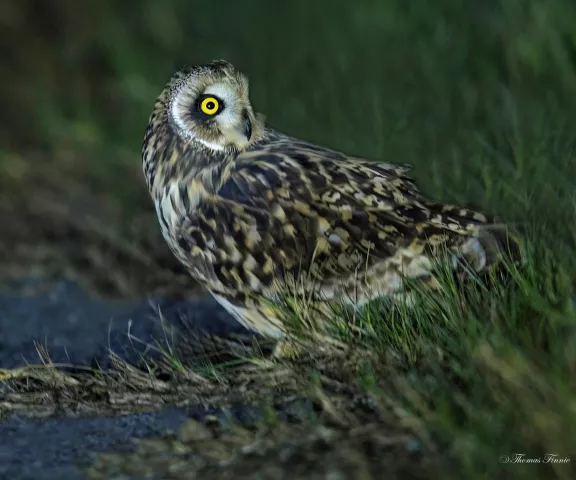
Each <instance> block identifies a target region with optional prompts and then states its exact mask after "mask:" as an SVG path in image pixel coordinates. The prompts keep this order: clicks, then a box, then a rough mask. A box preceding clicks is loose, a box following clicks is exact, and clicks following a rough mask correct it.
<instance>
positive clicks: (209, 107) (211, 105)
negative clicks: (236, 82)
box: [206, 102, 216, 110]
mask: <svg viewBox="0 0 576 480" xmlns="http://www.w3.org/2000/svg"><path fill="white" fill-rule="evenodd" d="M215 106H216V105H215V104H214V102H208V103H207V104H206V108H208V110H212V109H213V108H214V107H215Z"/></svg>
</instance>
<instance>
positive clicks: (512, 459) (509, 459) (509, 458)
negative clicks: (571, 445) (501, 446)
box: [499, 453, 570, 463]
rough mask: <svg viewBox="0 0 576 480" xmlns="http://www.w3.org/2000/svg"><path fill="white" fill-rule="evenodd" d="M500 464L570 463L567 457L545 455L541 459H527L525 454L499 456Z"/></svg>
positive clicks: (551, 454) (554, 454) (552, 454)
mask: <svg viewBox="0 0 576 480" xmlns="http://www.w3.org/2000/svg"><path fill="white" fill-rule="evenodd" d="M499 461H500V463H570V458H569V457H562V456H561V455H558V454H557V453H547V454H545V455H544V456H542V457H529V456H527V455H526V454H525V453H509V454H506V455H501V456H500V458H499Z"/></svg>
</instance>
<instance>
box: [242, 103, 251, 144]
mask: <svg viewBox="0 0 576 480" xmlns="http://www.w3.org/2000/svg"><path fill="white" fill-rule="evenodd" d="M243 117H244V119H243V120H242V133H243V134H244V136H245V137H246V140H247V141H250V139H251V138H252V121H251V120H250V116H249V115H248V112H247V111H246V110H244V115H243Z"/></svg>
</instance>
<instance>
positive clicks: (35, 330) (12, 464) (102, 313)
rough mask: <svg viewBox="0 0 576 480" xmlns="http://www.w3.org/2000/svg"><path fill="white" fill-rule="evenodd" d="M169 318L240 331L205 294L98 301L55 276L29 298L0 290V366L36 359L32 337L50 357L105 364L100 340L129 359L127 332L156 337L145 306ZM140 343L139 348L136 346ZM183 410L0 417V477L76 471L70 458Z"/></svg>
mask: <svg viewBox="0 0 576 480" xmlns="http://www.w3.org/2000/svg"><path fill="white" fill-rule="evenodd" d="M154 304H155V305H159V306H160V308H161V310H162V312H163V315H164V317H165V318H166V320H167V321H168V322H169V323H176V324H181V321H182V319H183V318H188V323H193V324H194V325H195V326H197V327H198V329H200V330H205V331H211V332H213V333H217V334H223V333H226V332H243V331H244V330H243V329H242V328H241V327H240V326H239V325H238V324H235V323H234V322H233V320H231V319H230V317H228V316H227V314H226V312H224V310H223V309H221V308H220V307H219V306H218V305H217V304H216V303H215V302H214V301H213V300H212V299H207V300H202V301H197V302H193V303H185V302H180V303H174V302H172V303H170V302H166V301H163V302H162V301H157V300H156V301H154V300H153V301H152V302H150V301H149V300H142V301H140V302H106V301H102V300H99V299H94V298H91V297H90V296H89V295H87V294H86V293H85V292H83V291H82V290H81V289H79V288H78V287H77V286H75V285H72V284H69V283H60V284H57V285H55V287H54V288H53V289H52V290H51V291H49V292H48V293H44V294H41V295H38V296H36V297H21V296H18V295H15V294H10V295H7V294H0V368H13V367H17V366H21V365H23V364H24V362H30V363H37V362H38V361H39V358H38V354H37V352H36V349H35V346H34V341H35V340H36V341H40V342H41V343H43V344H44V345H46V346H47V347H48V351H49V352H50V355H51V358H52V360H53V361H54V362H64V363H72V364H81V365H87V364H90V362H93V361H95V360H96V361H98V362H99V363H100V364H101V365H104V366H106V364H107V358H108V347H110V348H111V349H112V350H113V351H114V352H115V353H117V354H119V355H120V356H122V357H124V358H127V359H128V360H131V359H132V360H134V359H135V358H136V355H137V353H136V352H135V351H134V349H133V346H131V345H130V342H129V341H128V338H127V335H126V333H127V331H128V327H129V325H130V332H131V334H132V335H134V336H135V337H137V338H139V339H141V340H143V341H150V340H152V338H153V337H155V338H159V337H160V338H161V335H162V328H161V325H160V323H159V322H158V320H157V314H155V310H154V308H153V305H154ZM141 348H144V347H141ZM199 413H200V414H201V413H202V412H186V411H185V410H183V409H167V410H164V411H160V412H155V413H149V414H136V415H128V416H122V417H109V418H76V419H74V418H47V419H30V418H26V417H20V416H11V417H9V418H8V419H4V420H0V478H10V479H11V480H25V479H26V480H28V479H47V480H48V479H66V480H75V479H77V478H82V476H81V475H80V473H79V470H77V468H76V465H77V464H79V463H82V462H86V461H89V459H90V457H91V454H92V453H94V452H96V451H110V450H115V449H120V448H131V447H132V442H131V440H130V439H131V438H132V437H146V436H157V435H159V434H161V433H162V432H163V431H166V430H168V429H172V430H176V429H178V427H179V426H180V425H181V424H182V423H183V422H184V420H185V419H186V417H187V416H188V415H194V416H198V415H199Z"/></svg>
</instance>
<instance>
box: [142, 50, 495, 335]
mask: <svg viewBox="0 0 576 480" xmlns="http://www.w3.org/2000/svg"><path fill="white" fill-rule="evenodd" d="M142 161H143V168H144V174H145V176H146V181H147V184H148V188H149V190H150V193H151V196H152V199H153V200H154V203H155V206H156V211H157V214H158V219H159V222H160V226H161V229H162V233H163V235H164V238H165V239H166V241H167V242H168V245H169V246H170V248H171V250H172V251H173V252H174V254H175V255H176V256H177V258H178V259H179V260H180V261H181V262H182V263H183V264H184V265H185V266H186V268H187V269H188V270H189V271H190V274H191V275H192V277H193V278H195V279H196V280H197V281H199V282H200V283H201V284H203V285H205V286H206V287H207V289H208V290H209V291H210V293H211V294H212V295H213V296H214V297H215V298H216V299H217V300H218V301H219V302H220V303H221V304H222V305H223V306H224V307H225V308H226V309H227V310H228V311H229V312H230V313H231V314H232V315H233V316H234V317H235V318H236V319H237V320H239V321H240V322H241V323H242V324H243V325H244V326H246V327H247V328H249V329H252V330H254V331H256V332H258V333H260V334H262V335H264V336H269V337H275V338H282V337H283V336H284V334H285V328H284V327H283V322H282V320H281V318H279V317H278V316H277V314H276V313H274V312H275V311H276V310H275V309H273V308H271V307H270V302H271V301H273V300H274V299H275V298H276V296H277V295H278V288H281V287H282V286H283V285H286V284H287V283H288V282H289V281H290V282H291V281H293V280H294V279H296V280H299V279H301V278H302V279H304V278H305V279H306V281H305V282H304V281H303V282H300V281H297V282H296V284H298V285H300V286H301V289H302V291H306V290H307V289H316V288H317V289H318V295H319V296H318V298H322V301H329V300H330V299H346V298H350V299H353V301H354V302H360V303H362V302H365V301H366V300H369V299H370V298H372V297H375V296H380V295H395V294H398V293H400V292H402V286H403V279H405V278H411V279H415V280H419V279H420V280H422V281H423V282H431V280H433V278H432V274H431V265H432V263H433V261H434V260H435V259H438V258H444V257H442V255H443V253H446V252H448V256H447V257H446V258H447V260H448V263H447V265H452V266H456V265H457V264H459V262H458V261H457V260H458V259H464V260H465V261H467V263H468V265H469V266H472V268H474V269H475V270H476V271H483V270H485V269H486V268H487V267H489V266H490V265H492V264H494V263H496V261H497V259H498V258H499V257H500V254H499V252H500V251H501V249H499V245H498V240H497V238H501V235H500V234H501V233H502V232H501V230H500V229H499V228H497V225H496V222H495V220H494V218H491V217H490V216H487V215H484V214H482V213H479V212H475V211H472V210H470V209H467V208H462V207H459V206H455V205H446V204H441V203H438V202H434V201H432V200H429V199H427V198H425V197H424V196H423V195H422V194H421V193H420V192H419V190H418V188H417V187H416V185H415V184H414V182H413V180H412V179H411V178H409V177H408V176H406V173H407V171H408V170H409V167H407V166H404V165H392V164H386V163H376V162H373V161H369V160H366V159H361V158H356V157H352V156H348V155H345V154H343V153H340V152H337V151H334V150H331V149H328V148H325V147H322V146H317V145H313V144H311V143H307V142H305V141H302V140H298V139H296V138H292V137H289V136H287V135H284V134H282V133H279V132H277V131H275V130H272V129H270V128H267V127H265V125H264V119H263V117H262V116H261V115H259V114H257V113H255V112H254V110H253V108H252V105H251V103H250V100H249V96H248V81H247V79H246V77H245V76H244V75H243V74H242V73H240V72H239V71H238V70H236V69H235V68H234V66H233V65H231V64H230V63H228V62H225V61H214V62H212V63H209V64H206V65H200V66H194V67H186V68H183V69H181V70H180V71H178V72H176V73H175V74H174V75H173V76H172V78H171V79H170V81H169V82H168V84H167V85H166V87H165V88H164V90H163V91H162V92H161V94H160V95H159V97H158V98H157V100H156V103H155V104H154V110H153V112H152V115H151V117H150V121H149V124H148V127H147V129H146V134H145V138H144V144H143V149H142ZM495 232H496V233H497V235H495ZM319 301H320V300H319Z"/></svg>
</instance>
